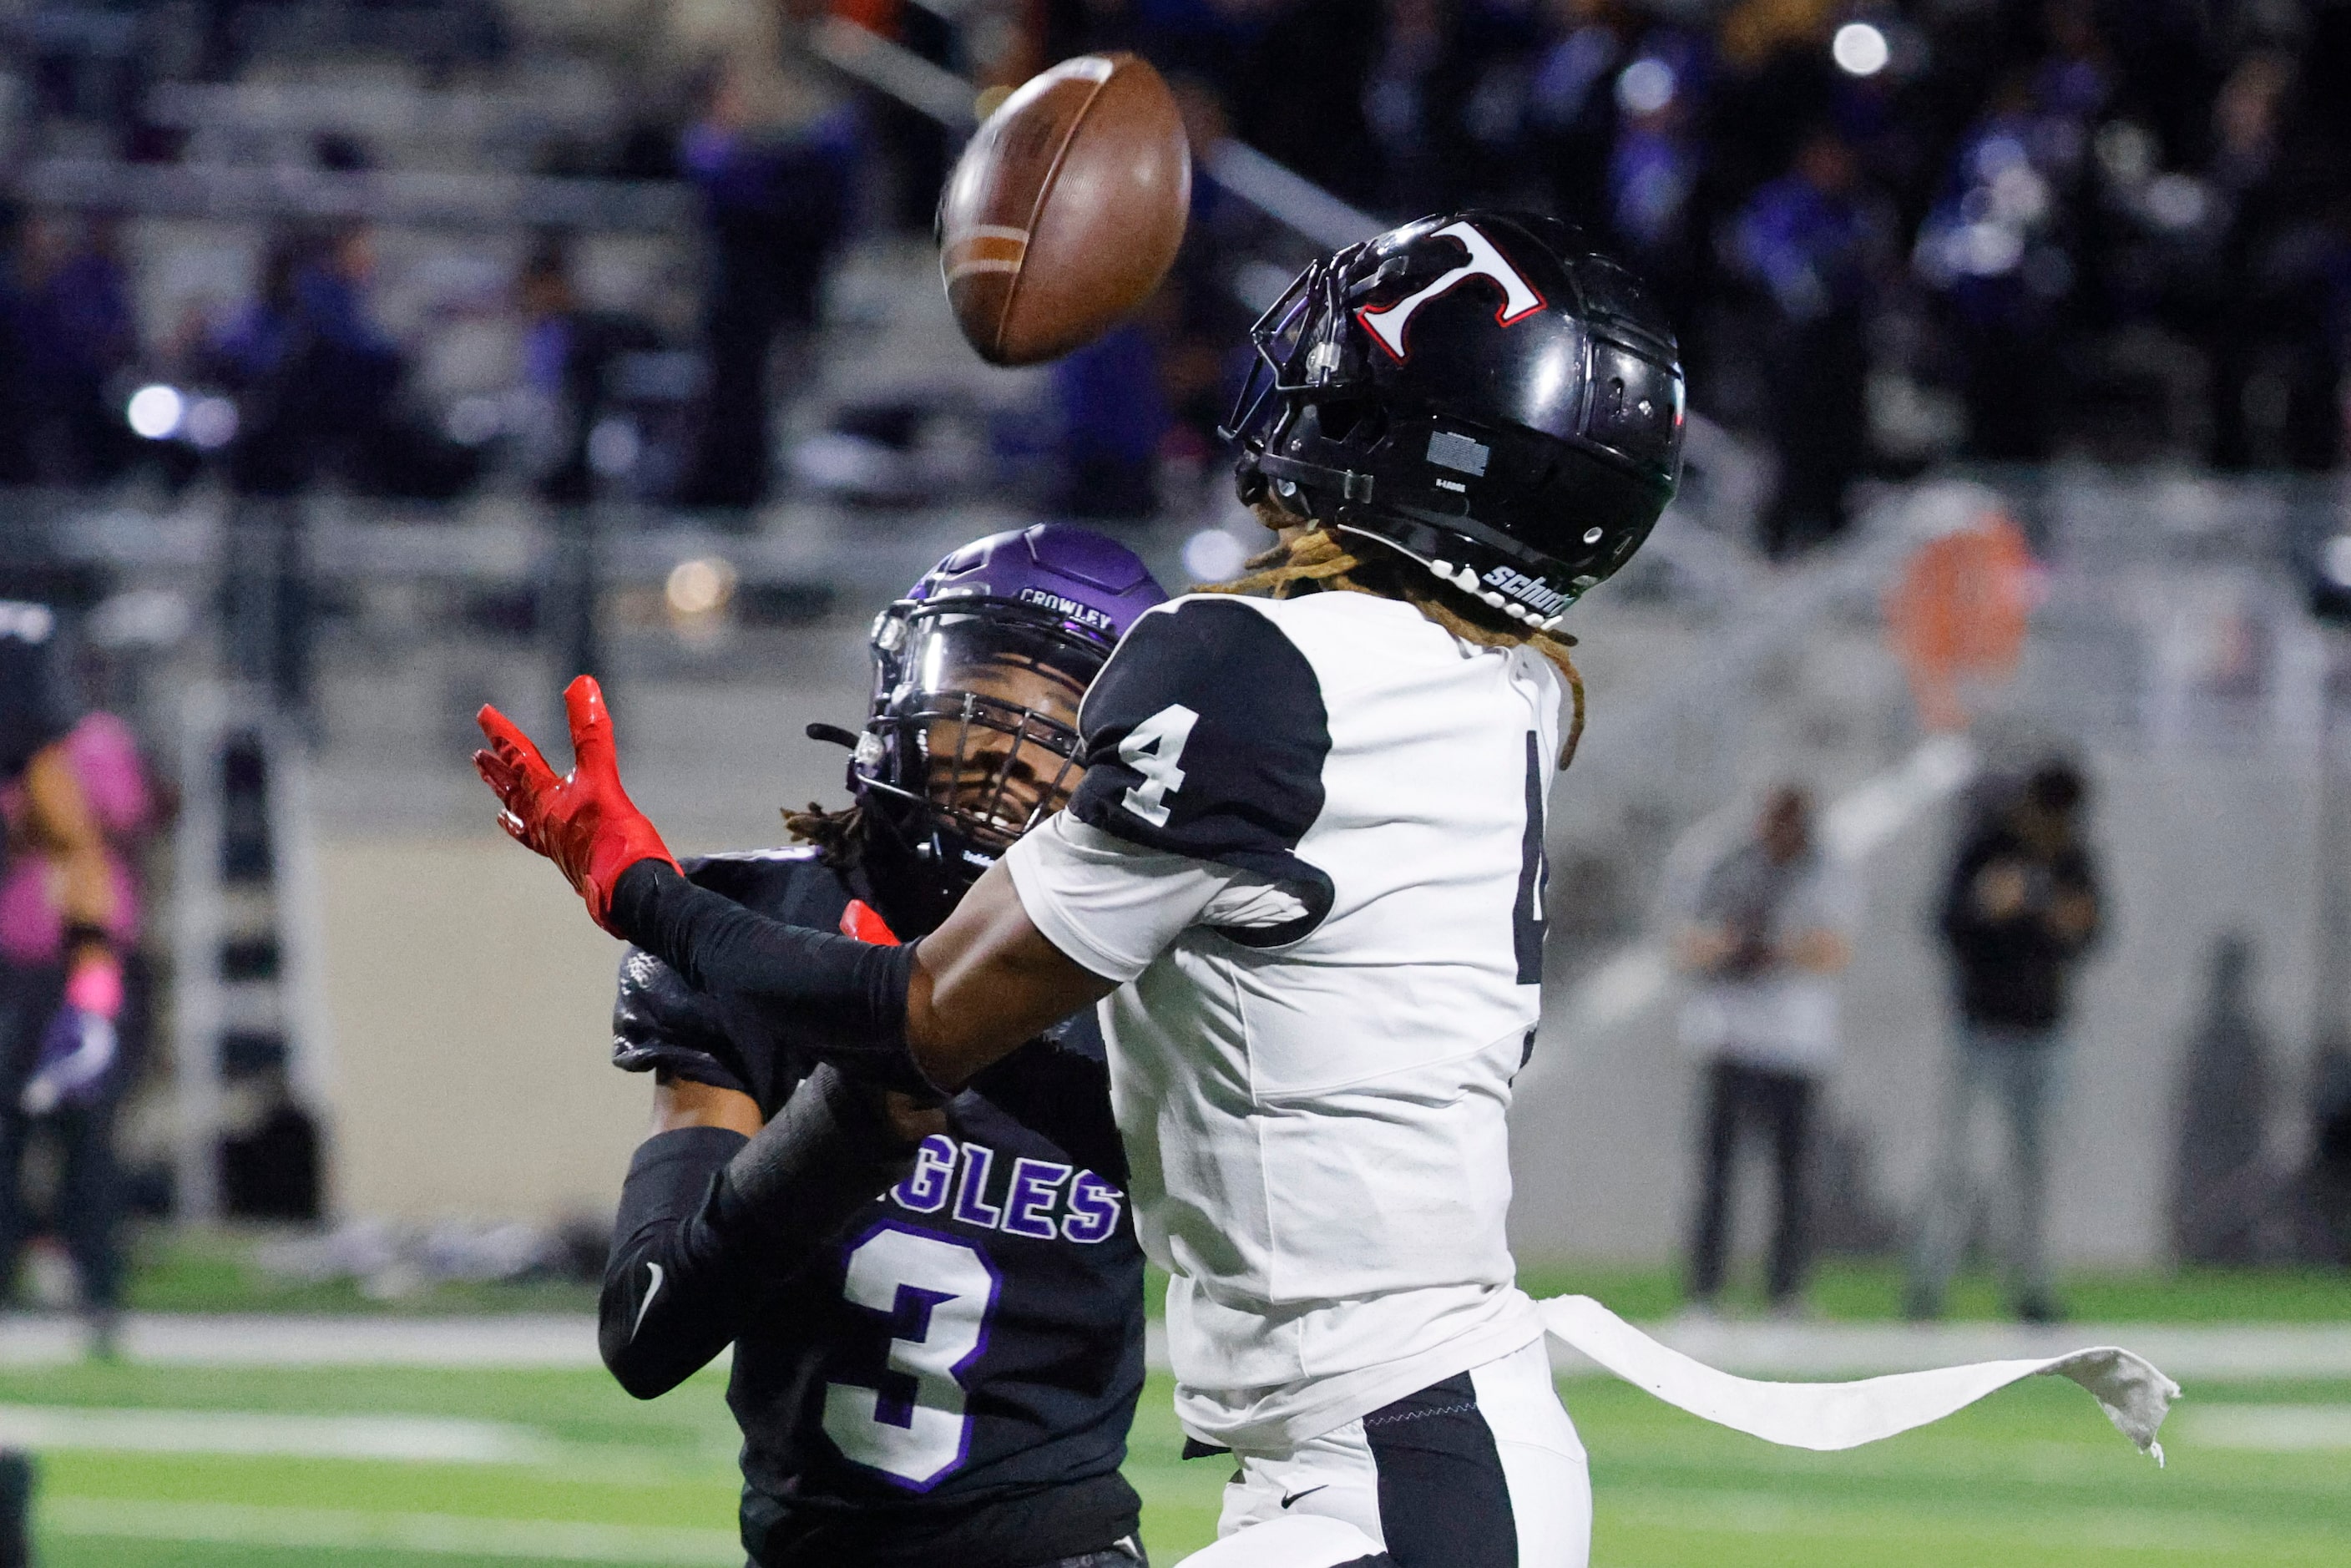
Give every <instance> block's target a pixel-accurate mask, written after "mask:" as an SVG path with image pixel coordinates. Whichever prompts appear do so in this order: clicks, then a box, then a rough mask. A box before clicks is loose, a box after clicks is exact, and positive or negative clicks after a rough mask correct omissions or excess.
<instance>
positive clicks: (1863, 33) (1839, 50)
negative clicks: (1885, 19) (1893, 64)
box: [1829, 22, 1894, 77]
mask: <svg viewBox="0 0 2351 1568" xmlns="http://www.w3.org/2000/svg"><path fill="white" fill-rule="evenodd" d="M1829 57H1830V58H1831V59H1833V60H1834V61H1836V63H1837V68H1838V69H1839V70H1841V71H1843V72H1844V73H1845V75H1847V76H1855V77H1874V76H1876V74H1877V73H1878V72H1880V71H1882V70H1884V69H1885V68H1886V61H1887V60H1889V59H1891V58H1893V57H1894V50H1893V48H1892V47H1890V46H1888V45H1887V43H1886V35H1885V34H1884V33H1882V32H1880V31H1878V29H1877V28H1876V26H1873V25H1871V24H1870V23H1867V22H1847V23H1846V24H1845V25H1844V26H1842V27H1839V28H1838V29H1837V30H1836V36H1835V37H1834V38H1831V39H1830V40H1829Z"/></svg>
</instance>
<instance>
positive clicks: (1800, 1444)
mask: <svg viewBox="0 0 2351 1568" xmlns="http://www.w3.org/2000/svg"><path fill="white" fill-rule="evenodd" d="M1535 1304H1536V1306H1537V1307H1538V1309H1540V1310H1541V1313H1542V1319H1543V1326H1544V1327H1545V1328H1547V1329H1549V1330H1550V1331H1551V1332H1552V1334H1553V1335H1554V1336H1556V1337H1557V1338H1558V1339H1560V1340H1561V1341H1562V1342H1563V1343H1566V1344H1568V1345H1571V1346H1573V1348H1574V1349H1576V1350H1579V1351H1581V1352H1583V1354H1585V1355H1587V1356H1590V1357H1591V1358H1592V1359H1593V1361H1596V1362H1598V1363H1599V1364H1601V1365H1602V1366H1604V1367H1606V1368H1607V1369H1608V1370H1609V1371H1611V1372H1613V1373H1614V1374H1615V1375H1617V1376H1619V1377H1621V1378H1623V1379H1624V1380H1625V1382H1627V1383H1631V1384H1635V1385H1638V1386H1640V1387H1642V1388H1646V1389H1647V1390H1648V1391H1649V1392H1650V1393H1652V1394H1654V1395H1656V1396H1657V1397H1658V1398H1660V1399H1662V1400H1664V1401H1665V1402H1666V1403H1667V1404H1668V1405H1674V1406H1679V1407H1681V1408H1682V1409H1684V1410H1687V1411H1688V1412H1689V1413H1690V1414H1691V1415H1693V1416H1702V1417H1704V1418H1705V1419H1707V1420H1708V1421H1712V1422H1714V1423H1715V1424H1716V1425H1718V1426H1722V1427H1732V1428H1734V1429H1735V1430H1738V1431H1741V1432H1746V1433H1749V1434H1750V1435H1751V1436H1754V1437H1761V1438H1762V1439H1763V1440H1764V1441H1766V1442H1770V1443H1780V1444H1782V1445H1785V1446H1786V1447H1789V1448H1817V1449H1823V1450H1826V1449H1832V1448H1857V1447H1859V1446H1860V1445H1861V1444H1863V1443H1874V1442H1876V1441H1877V1440H1878V1439H1879V1438H1880V1437H1892V1436H1894V1434H1895V1433H1896V1432H1907V1431H1908V1430H1909V1429H1910V1428H1911V1427H1923V1426H1925V1425H1926V1424H1927V1423H1928V1422H1929V1421H1939V1420H1941V1419H1942V1418H1943V1417H1944V1416H1949V1414H1951V1413H1952V1412H1953V1411H1955V1410H1959V1409H1961V1408H1963V1407H1965V1406H1970V1405H1972V1404H1974V1403H1975V1402H1976V1401H1977V1400H1979V1399H1980V1398H1982V1397H1983V1396H1985V1395H1987V1394H1990V1393H1991V1392H1992V1391H1993V1390H1994V1389H1999V1388H2005V1387H2007V1386H2008V1385H2010V1384H2011V1383H2014V1382H2016V1381H2017V1380H2018V1379H2019V1378H2023V1377H2032V1376H2034V1375H2038V1374H2042V1373H2053V1374H2055V1375H2057V1376H2059V1377H2067V1378H2071V1379H2073V1381H2074V1382H2075V1383H2078V1384H2080V1385H2082V1386H2083V1387H2084V1388H2085V1389H2087V1390H2089V1392H2090V1396H2091V1397H2093V1398H2095V1400H2097V1402H2098V1404H2099V1405H2100V1406H2102V1407H2103V1408H2104V1409H2105V1413H2106V1417H2107V1419H2109V1420H2111V1421H2112V1422H2114V1424H2115V1426H2116V1427H2117V1428H2118V1429H2120V1431H2121V1432H2122V1435H2123V1436H2124V1437H2128V1438H2129V1439H2130V1440H2131V1441H2132V1442H2134V1443H2136V1444H2137V1445H2138V1448H2139V1452H2141V1453H2143V1454H2152V1455H2154V1456H2155V1462H2156V1463H2157V1464H2158V1465H2160V1464H2162V1463H2163V1445H2162V1444H2160V1443H2158V1442H2157V1441H2156V1440H2155V1439H2156V1433H2157V1431H2158V1429H2159V1428H2160V1427H2162V1426H2163V1417H2164V1414H2165V1412H2167V1411H2168V1410H2169V1409H2170V1407H2171V1402H2172V1401H2173V1400H2174V1399H2177V1398H2179V1385H2178V1384H2176V1383H2174V1382H2172V1381H2171V1379H2169V1378H2168V1377H2166V1376H2165V1375H2163V1374H2162V1373H2160V1372H2158V1371H2157V1370H2156V1368H2155V1366H2154V1365H2153V1364H2151V1363H2149V1362H2148V1361H2147V1359H2146V1358H2145V1357H2143V1356H2138V1355H2134V1354H2131V1353H2130V1352H2129V1351H2126V1350H2121V1349H2117V1348H2116V1347H2115V1346H2112V1345H2101V1346H2097V1347H2095V1348H2093V1349H2090V1350H2077V1351H2074V1352H2073V1353H2072V1354H2069V1355H2061V1356H2055V1357H2053V1358H2051V1359H2048V1360H2045V1361H1980V1362H1977V1363H1974V1364H1971V1365H1968V1366H1945V1367H1938V1368H1937V1369H1935V1370H1934V1371H1932V1372H1904V1373H1897V1374H1896V1375H1892V1376H1889V1377H1870V1378H1865V1379H1863V1380H1862V1381H1860V1382H1858V1383H1763V1382H1759V1381H1757V1380H1756V1379H1754V1378H1749V1377H1733V1376H1731V1375H1730V1374H1729V1373H1727V1372H1718V1371H1716V1370H1715V1369H1714V1368H1713V1367H1710V1366H1708V1365H1707V1364H1704V1363H1703V1362H1698V1361H1692V1360H1691V1359H1690V1358H1689V1357H1688V1356H1686V1355H1684V1354H1681V1353H1680V1352H1679V1351H1677V1350H1672V1349H1669V1348H1667V1346H1665V1345H1662V1344H1659V1343H1657V1342H1656V1340H1653V1339H1651V1338H1650V1337H1649V1336H1648V1335H1647V1334H1645V1333H1642V1332H1641V1331H1640V1330H1638V1329H1636V1328H1635V1327H1634V1326H1633V1325H1632V1324H1631V1323H1628V1322H1625V1320H1624V1319H1623V1318H1620V1317H1618V1316H1617V1315H1616V1314H1615V1313H1614V1312H1610V1311H1609V1310H1608V1309H1607V1308H1606V1307H1604V1306H1602V1305H1601V1304H1600V1303H1599V1302H1598V1301H1593V1299H1592V1298H1591V1297H1589V1296H1553V1297H1552V1298H1551V1299H1550V1300H1549V1301H1538V1302H1536V1303H1535Z"/></svg>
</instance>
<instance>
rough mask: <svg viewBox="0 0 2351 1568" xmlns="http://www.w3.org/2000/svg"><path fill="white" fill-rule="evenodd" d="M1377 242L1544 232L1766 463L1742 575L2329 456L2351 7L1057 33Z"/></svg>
mask: <svg viewBox="0 0 2351 1568" xmlns="http://www.w3.org/2000/svg"><path fill="white" fill-rule="evenodd" d="M1050 9H1051V10H1052V11H1053V13H1054V15H1055V16H1057V18H1058V19H1059V20H1058V27H1059V31H1058V32H1056V33H1055V34H1054V35H1053V47H1054V49H1055V50H1056V51H1059V50H1061V49H1067V48H1071V47H1078V46H1079V45H1081V44H1082V45H1088V46H1093V45H1100V44H1103V43H1120V42H1123V43H1129V44H1133V45H1134V46H1137V47H1141V48H1142V49H1144V52H1146V53H1148V54H1149V55H1151V56H1152V57H1154V58H1155V59H1158V60H1160V61H1161V62H1163V63H1164V64H1165V65H1166V66H1168V67H1169V68H1172V69H1175V70H1177V71H1181V72H1186V73H1190V74H1192V75H1194V76H1195V77H1196V78H1197V79H1198V80H1199V81H1201V82H1204V83H1207V84H1209V85H1210V86H1211V87H1212V88H1213V89H1214V91H1215V93H1216V94H1217V97H1218V99H1219V100H1220V101H1221V103H1222V104H1223V105H1224V107H1225V109H1226V111H1227V112H1228V114H1229V116H1230V120H1231V123H1232V125H1233V127H1234V129H1235V131H1237V132H1238V134H1239V135H1240V136H1241V137H1242V138H1243V139H1245V140H1247V141H1249V142H1251V143H1252V144H1254V145H1255V146H1257V147H1259V149H1261V150H1262V151H1264V152H1268V153H1270V155H1272V156H1273V157H1274V158H1276V159H1278V160H1280V161H1281V162H1286V163H1288V164H1289V165H1290V166H1291V167H1292V168H1295V169H1297V170H1298V171H1299V172H1302V173H1304V174H1306V175H1307V176H1309V177H1310V178H1311V179H1314V180H1316V181H1318V182H1320V183H1323V184H1324V185H1326V186H1328V187H1329V188H1331V189H1332V190H1333V191H1335V192H1337V193H1340V194H1342V195H1343V196H1345V197H1347V198H1348V199H1350V200H1352V201H1354V202H1357V203H1360V204H1364V205H1365V206H1366V207H1368V208H1369V209H1371V210H1373V211H1374V212H1377V213H1380V214H1387V215H1395V216H1401V215H1407V214H1415V213H1418V212H1424V211H1434V210H1437V209H1440V208H1445V207H1453V206H1459V205H1464V204H1473V203H1475V204H1517V205H1531V206H1536V207H1541V208H1547V209H1549V210H1552V211H1553V212H1555V213H1557V214H1559V215H1561V216H1563V217H1568V218H1571V219H1573V220H1574V221H1576V222H1578V223H1579V224H1581V225H1583V226H1584V227H1585V228H1586V230H1587V231H1588V232H1589V233H1591V234H1592V235H1593V236H1594V237H1595V239H1596V240H1597V241H1598V243H1600V244H1601V245H1602V246H1604V247H1606V248H1608V249H1611V250H1613V251H1614V252H1615V253H1616V254H1618V255H1619V256H1623V257H1624V258H1625V259H1626V260H1628V261H1630V262H1632V263H1634V264H1635V267H1637V268H1638V269H1639V270H1640V271H1641V272H1642V273H1643V274H1644V275H1645V276H1646V277H1648V278H1649V279H1650V280H1651V281H1652V282H1653V283H1654V284H1655V285H1656V287H1659V288H1660V289H1662V290H1663V291H1664V293H1665V294H1666V296H1667V298H1668V299H1669V300H1670V301H1671V303H1672V306H1673V308H1674V310H1675V313H1676V315H1677V319H1678V320H1679V322H1680V325H1681V332H1682V343H1683V349H1684V352H1685V354H1686V355H1687V361H1688V364H1689V370H1690V385H1691V388H1692V396H1693V401H1694V402H1695V403H1696V405H1697V406H1698V408H1699V409H1700V410H1701V411H1703V412H1706V413H1710V414H1712V415H1714V416H1715V417H1717V418H1719V419H1721V420H1723V421H1725V422H1726V423H1730V424H1732V425H1733V426H1736V427H1740V428H1743V429H1746V430H1748V431H1750V432H1752V433H1754V434H1757V435H1759V436H1762V437H1766V438H1768V439H1769V440H1770V442H1771V444H1772V446H1773V447H1774V448H1775V449H1776V451H1777V453H1778V455H1779V457H1780V460H1781V466H1782V473H1781V484H1780V486H1779V491H1778V497H1777V500H1776V501H1775V503H1774V504H1773V506H1772V507H1771V516H1770V517H1768V518H1767V519H1766V520H1765V523H1764V530H1765V535H1766V542H1767V543H1769V544H1770V545H1771V546H1773V547H1774V548H1781V549H1784V548H1788V547H1791V546H1795V545H1801V544H1802V543H1803V542H1804V541H1806V540H1809V539H1812V538H1818V537H1820V536H1821V535H1823V534H1825V533H1828V532H1832V531H1834V529H1835V528H1838V527H1839V526H1840V525H1841V523H1842V521H1843V517H1844V500H1843V496H1844V488H1845V486H1846V484H1847V483H1848V482H1849V481H1850V480H1851V479H1852V478H1853V477H1854V476H1855V474H1856V473H1858V472H1861V471H1863V470H1864V469H1865V468H1867V467H1869V466H1872V465H1876V466H1879V467H1886V468H1893V469H1897V470H1898V469H1901V468H1903V467H1906V466H1909V465H1916V464H1917V463H1919V462H1922V461H1925V460H1928V459H1930V458H1933V457H1938V456H1943V455H1966V456H1972V457H1977V458H1984V459H1994V460H2037V459H2045V458H2047V457H2050V456H2052V455H2054V454H2056V453H2058V452H2060V451H2064V450H2087V451H2089V452H2090V453H2092V454H2093V455H2101V456H2116V457H2129V456H2133V455H2145V454H2147V453H2149V452H2152V451H2166V452H2169V453H2174V454H2179V455H2192V456H2200V457H2204V458H2207V459H2209V460H2210V462H2212V463H2214V464H2216V465H2220V466H2221V467H2223V468H2242V467H2246V466H2250V465H2294V466H2299V467H2313V468H2324V467H2330V466H2332V465H2334V464H2335V462H2336V461H2337V459H2338V455H2339V449H2340V446H2341V427H2342V423H2343V414H2342V408H2341V401H2342V400H2341V392H2340V387H2341V381H2342V371H2343V350H2344V334H2345V330H2346V306H2351V99H2346V97H2345V96H2344V94H2343V93H2342V92H2341V91H2340V90H2339V87H2338V85H2337V84H2339V83H2340V82H2341V81H2342V80H2343V79H2344V77H2345V73H2346V68H2351V12H2346V11H2345V10H2344V9H2343V8H2342V7H2339V6H2333V5H2304V4H2296V3H2294V0H2276V3H2272V4H2244V5H2210V4H2206V3H2204V0H2106V3H2102V0H1913V3H1911V4H1905V5H1886V4H1874V5H1873V4H1861V5H1855V4H1851V3H1849V0H1737V3H1732V4H1725V5H1698V4H1677V3H1671V0H1646V3H1644V0H1384V4H1380V5H1368V4H1363V3H1360V0H1061V3H1060V4H1058V5H1054V6H1052V7H1051V8H1050Z"/></svg>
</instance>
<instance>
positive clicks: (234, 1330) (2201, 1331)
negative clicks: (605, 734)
mask: <svg viewBox="0 0 2351 1568" xmlns="http://www.w3.org/2000/svg"><path fill="white" fill-rule="evenodd" d="M1646 1332H1647V1333H1650V1334H1652V1335H1654V1336H1655V1337H1656V1339H1658V1340H1660V1341H1662V1342H1663V1343H1667V1344H1669V1345H1671V1346H1673V1347H1674V1348H1675V1349H1676V1350H1678V1351H1680V1352H1682V1353H1683V1354H1687V1355H1692V1356H1695V1357H1697V1358H1698V1360H1700V1361H1703V1362H1705V1363H1706V1364H1708V1365H1710V1366H1717V1367H1720V1368H1721V1369H1722V1370H1723V1371H1725V1372H1733V1373H1737V1374H1739V1375H1741V1376H1745V1377H1867V1376H1874V1375H1877V1374H1879V1373H1886V1372H1915V1371H1918V1370H1920V1369H1922V1368H1925V1367H1930V1366H1949V1365H1953V1364H1958V1363H1961V1362H1970V1361H2000V1360H2008V1359H2023V1358H2026V1357H2035V1356H2049V1355H2057V1354H2063V1353H2064V1352H2065V1351H2069V1350H2077V1349H2080V1348H2082V1347H2083V1346H2085V1345H2097V1344H2118V1345H2122V1346H2124V1347H2126V1349H2130V1350H2135V1351H2137V1352H2138V1353H2139V1354H2141V1355H2144V1356H2146V1357H2147V1359H2148V1360H2150V1361H2152V1362H2154V1363H2155V1364H2157V1365H2158V1366H2160V1367H2161V1368H2163V1369H2164V1371H2166V1372H2168V1373H2169V1374H2170V1375H2172V1376H2174V1377H2178V1378H2208V1379H2215V1380H2226V1379H2246V1378H2262V1377H2342V1378H2351V1323H2183V1324H2171V1323H2067V1324H2062V1325H2059V1326H2057V1327H2054V1328H2026V1327H2023V1326H2022V1325H2020V1324H2014V1323H1782V1322H1719V1323H1693V1324H1681V1323H1673V1324H1663V1325H1647V1328H1646ZM83 1344H84V1341H83V1335H82V1330H81V1329H80V1327H79V1326H78V1324H76V1323H75V1322H73V1321H72V1320H70V1319H65V1318H26V1317H12V1318H8V1319H5V1320H0V1367H7V1366H12V1365H13V1366H26V1365H42V1364H57V1363H60V1362H67V1361H71V1360H74V1359H76V1358H78V1356H80V1355H81V1354H82V1351H83ZM122 1349H123V1353H124V1354H125V1355H126V1356H127V1357H128V1358H129V1359H130V1360H131V1361H133V1362H138V1363H142V1364H152V1365H157V1366H418V1367H484V1368H487V1367H517V1368H529V1367H594V1366H596V1365H598V1364H599V1362H598V1359H597V1354H596V1320H595V1319H593V1318H591V1317H589V1316H588V1315H586V1314H585V1313H580V1314H578V1315H576V1316H561V1317H558V1316H551V1315H550V1316H537V1317H514V1318H504V1317H499V1318H365V1317H348V1318H346V1317H259V1316H254V1317H204V1316H194V1315H180V1314H169V1313H136V1314H133V1315H132V1316H131V1318H130V1319H129V1321H128V1322H126V1323H125V1324H124V1332H123V1341H122ZM1149 1354H1150V1361H1151V1364H1152V1365H1153V1366H1154V1367H1155V1368H1157V1369H1159V1370H1161V1371H1165V1370H1166V1369H1167V1364H1168V1361H1167V1334H1166V1330H1165V1327H1164V1325H1162V1324H1160V1323H1157V1322H1154V1323H1152V1324H1151V1326H1150V1340H1149ZM1553 1357H1554V1364H1556V1365H1557V1366H1558V1367H1559V1369H1560V1370H1561V1371H1562V1372H1563V1373H1579V1372H1587V1373H1588V1372H1591V1371H1593V1367H1592V1365H1591V1364H1590V1363H1588V1362H1585V1361H1583V1360H1582V1359H1581V1358H1579V1357H1575V1356H1573V1355H1570V1354H1566V1353H1564V1352H1562V1351H1560V1350H1559V1349H1558V1348H1557V1347H1556V1346H1555V1347H1554V1349H1553Z"/></svg>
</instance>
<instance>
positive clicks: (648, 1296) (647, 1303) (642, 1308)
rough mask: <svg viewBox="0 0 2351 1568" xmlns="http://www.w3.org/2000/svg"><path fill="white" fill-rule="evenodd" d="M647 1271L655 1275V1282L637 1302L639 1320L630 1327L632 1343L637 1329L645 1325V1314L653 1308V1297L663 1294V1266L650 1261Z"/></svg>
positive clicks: (648, 1286) (646, 1288)
mask: <svg viewBox="0 0 2351 1568" xmlns="http://www.w3.org/2000/svg"><path fill="white" fill-rule="evenodd" d="M645 1272H646V1273H647V1274H649V1275H651V1276H653V1282H652V1283H651V1284H649V1285H647V1286H646V1287H645V1299H644V1300H643V1301H640V1302H638V1303H637V1321H636V1322H634V1323H632V1324H631V1325H630V1327H629V1339H630V1342H631V1343H635V1340H636V1337H637V1330H639V1329H641V1328H643V1327H644V1326H645V1314H646V1313H647V1312H652V1311H653V1298H654V1297H655V1296H658V1295H660V1294H661V1288H662V1266H661V1265H660V1264H658V1263H652V1262H648V1263H647V1264H646V1265H645Z"/></svg>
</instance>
